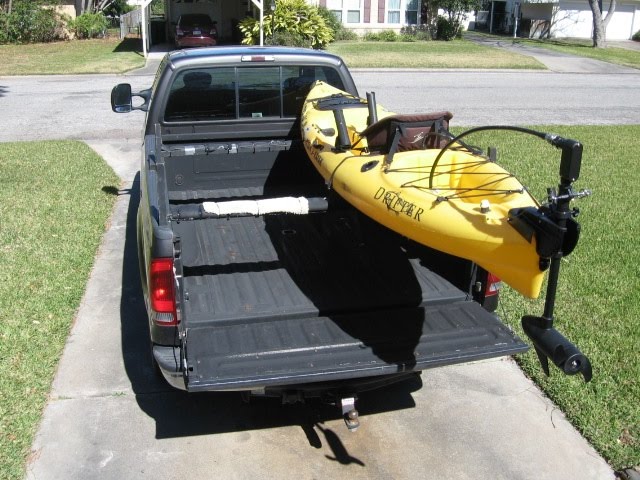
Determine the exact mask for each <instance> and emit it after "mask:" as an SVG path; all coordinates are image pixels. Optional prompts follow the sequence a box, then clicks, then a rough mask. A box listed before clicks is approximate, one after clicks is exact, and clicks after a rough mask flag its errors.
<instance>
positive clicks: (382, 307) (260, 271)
mask: <svg viewBox="0 0 640 480" xmlns="http://www.w3.org/2000/svg"><path fill="white" fill-rule="evenodd" d="M174 231H175V233H176V234H177V235H179V236H180V239H181V242H187V244H188V245H190V248H189V249H185V251H184V253H183V256H182V258H181V260H182V262H183V270H184V279H183V280H184V291H185V305H184V313H185V317H184V318H185V330H186V338H185V345H186V346H185V348H186V354H187V356H186V358H187V359H188V361H189V364H188V369H187V370H188V382H187V388H188V389H189V390H191V391H198V390H225V389H247V388H262V387H267V386H275V385H295V384H300V383H308V382H316V381H334V380H344V379H352V378H360V377H369V376H377V375H384V374H390V373H398V372H405V371H410V370H422V369H425V368H431V367H436V366H440V365H447V364H452V363H458V362H465V361H470V360H476V359H483V358H489V357H495V356H501V355H510V354H514V353H518V352H521V351H524V350H526V349H527V346H526V345H525V344H523V343H522V342H521V341H520V339H519V338H518V337H517V336H515V335H514V334H513V333H512V332H511V331H510V330H509V329H507V328H506V327H505V326H504V325H503V324H502V323H501V322H500V321H499V320H498V319H497V317H495V316H494V315H493V314H491V313H489V312H487V311H485V310H484V309H483V308H482V307H481V306H480V305H479V304H477V303H476V302H473V301H471V300H469V298H468V295H467V294H466V293H465V292H462V291H461V290H459V289H458V288H456V287H455V286H454V285H452V284H451V283H450V282H448V281H446V280H445V279H443V278H442V277H441V276H439V275H438V274H436V273H435V272H433V271H432V270H431V269H430V268H429V263H428V261H429V258H428V250H425V249H424V248H422V247H421V246H418V245H416V244H413V243H412V242H410V241H408V240H407V239H405V238H404V237H402V236H400V235H397V234H396V233H394V232H391V231H390V230H387V229H386V228H384V227H381V226H380V225H379V224H377V223H375V222H373V221H371V220H370V219H369V218H367V217H365V216H363V215H361V214H359V213H358V212H357V211H355V210H354V209H352V208H344V209H337V210H336V209H333V210H330V211H328V212H325V213H318V214H309V215H300V216H298V215H273V216H264V217H237V218H228V219H227V218H217V219H206V220H193V221H180V222H177V223H176V224H175V225H174ZM335 272H340V275H339V276H337V275H335ZM168 348H171V347H168ZM157 356H158V355H157ZM165 356H166V357H167V358H169V360H170V361H171V362H173V361H174V360H173V359H174V358H175V357H176V356H177V352H174V353H171V352H167V354H166V355H165ZM171 362H170V363H171Z"/></svg>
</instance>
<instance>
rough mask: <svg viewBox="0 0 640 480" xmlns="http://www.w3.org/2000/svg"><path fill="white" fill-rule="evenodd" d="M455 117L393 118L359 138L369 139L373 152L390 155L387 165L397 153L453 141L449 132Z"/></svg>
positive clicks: (367, 130)
mask: <svg viewBox="0 0 640 480" xmlns="http://www.w3.org/2000/svg"><path fill="white" fill-rule="evenodd" d="M452 117H453V115H452V114H451V113H450V112H434V113H425V114H417V115H391V116H389V117H385V118H383V119H381V120H379V121H377V122H376V123H374V124H372V125H370V126H369V127H367V128H366V129H365V130H364V131H363V132H362V133H361V134H360V136H361V137H365V138H366V139H367V145H368V148H369V152H370V153H376V154H386V155H387V159H386V161H385V164H386V165H387V166H388V165H390V164H391V162H392V161H393V155H394V154H395V153H397V152H406V151H409V150H424V149H426V148H442V147H443V146H444V145H446V143H447V142H448V141H449V139H450V138H451V137H450V135H448V132H449V121H450V120H451V118H452Z"/></svg>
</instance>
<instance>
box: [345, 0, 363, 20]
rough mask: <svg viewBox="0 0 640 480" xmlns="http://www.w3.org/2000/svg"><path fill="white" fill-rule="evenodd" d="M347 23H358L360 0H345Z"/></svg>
mask: <svg viewBox="0 0 640 480" xmlns="http://www.w3.org/2000/svg"><path fill="white" fill-rule="evenodd" d="M347 23H360V0H347Z"/></svg>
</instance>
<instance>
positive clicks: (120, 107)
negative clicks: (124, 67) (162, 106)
mask: <svg viewBox="0 0 640 480" xmlns="http://www.w3.org/2000/svg"><path fill="white" fill-rule="evenodd" d="M133 97H140V98H142V100H143V103H142V104H141V105H136V106H134V105H133ZM149 100H151V89H150V88H147V89H145V90H141V91H139V92H135V93H133V92H132V91H131V85H130V84H128V83H119V84H118V85H116V86H115V87H113V90H111V110H113V111H114V112H116V113H129V112H130V111H132V110H142V111H143V112H146V111H147V110H148V109H149Z"/></svg>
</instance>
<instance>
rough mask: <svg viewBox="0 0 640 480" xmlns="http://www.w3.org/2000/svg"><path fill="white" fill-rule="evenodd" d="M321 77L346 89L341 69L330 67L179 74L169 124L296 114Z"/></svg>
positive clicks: (225, 69) (212, 69)
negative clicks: (313, 85) (341, 76)
mask: <svg viewBox="0 0 640 480" xmlns="http://www.w3.org/2000/svg"><path fill="white" fill-rule="evenodd" d="M316 80H322V81H324V82H326V83H329V84H330V85H333V86H334V87H336V88H339V89H341V90H344V85H343V82H342V79H341V78H340V75H339V73H338V72H337V71H336V70H335V69H334V68H332V67H327V66H300V65H295V66H286V65H282V66H259V67H256V66H247V67H210V68H197V69H189V70H183V71H181V72H179V73H178V74H177V75H175V77H174V80H173V83H172V85H171V88H170V90H169V96H168V100H167V104H166V106H165V111H164V121H165V122H199V121H200V122H210V121H219V120H237V119H257V118H274V117H275V118H295V117H298V116H300V113H301V110H302V104H303V102H304V100H305V98H306V96H307V93H308V92H309V89H310V87H311V85H312V84H313V83H314V82H315V81H316Z"/></svg>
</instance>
